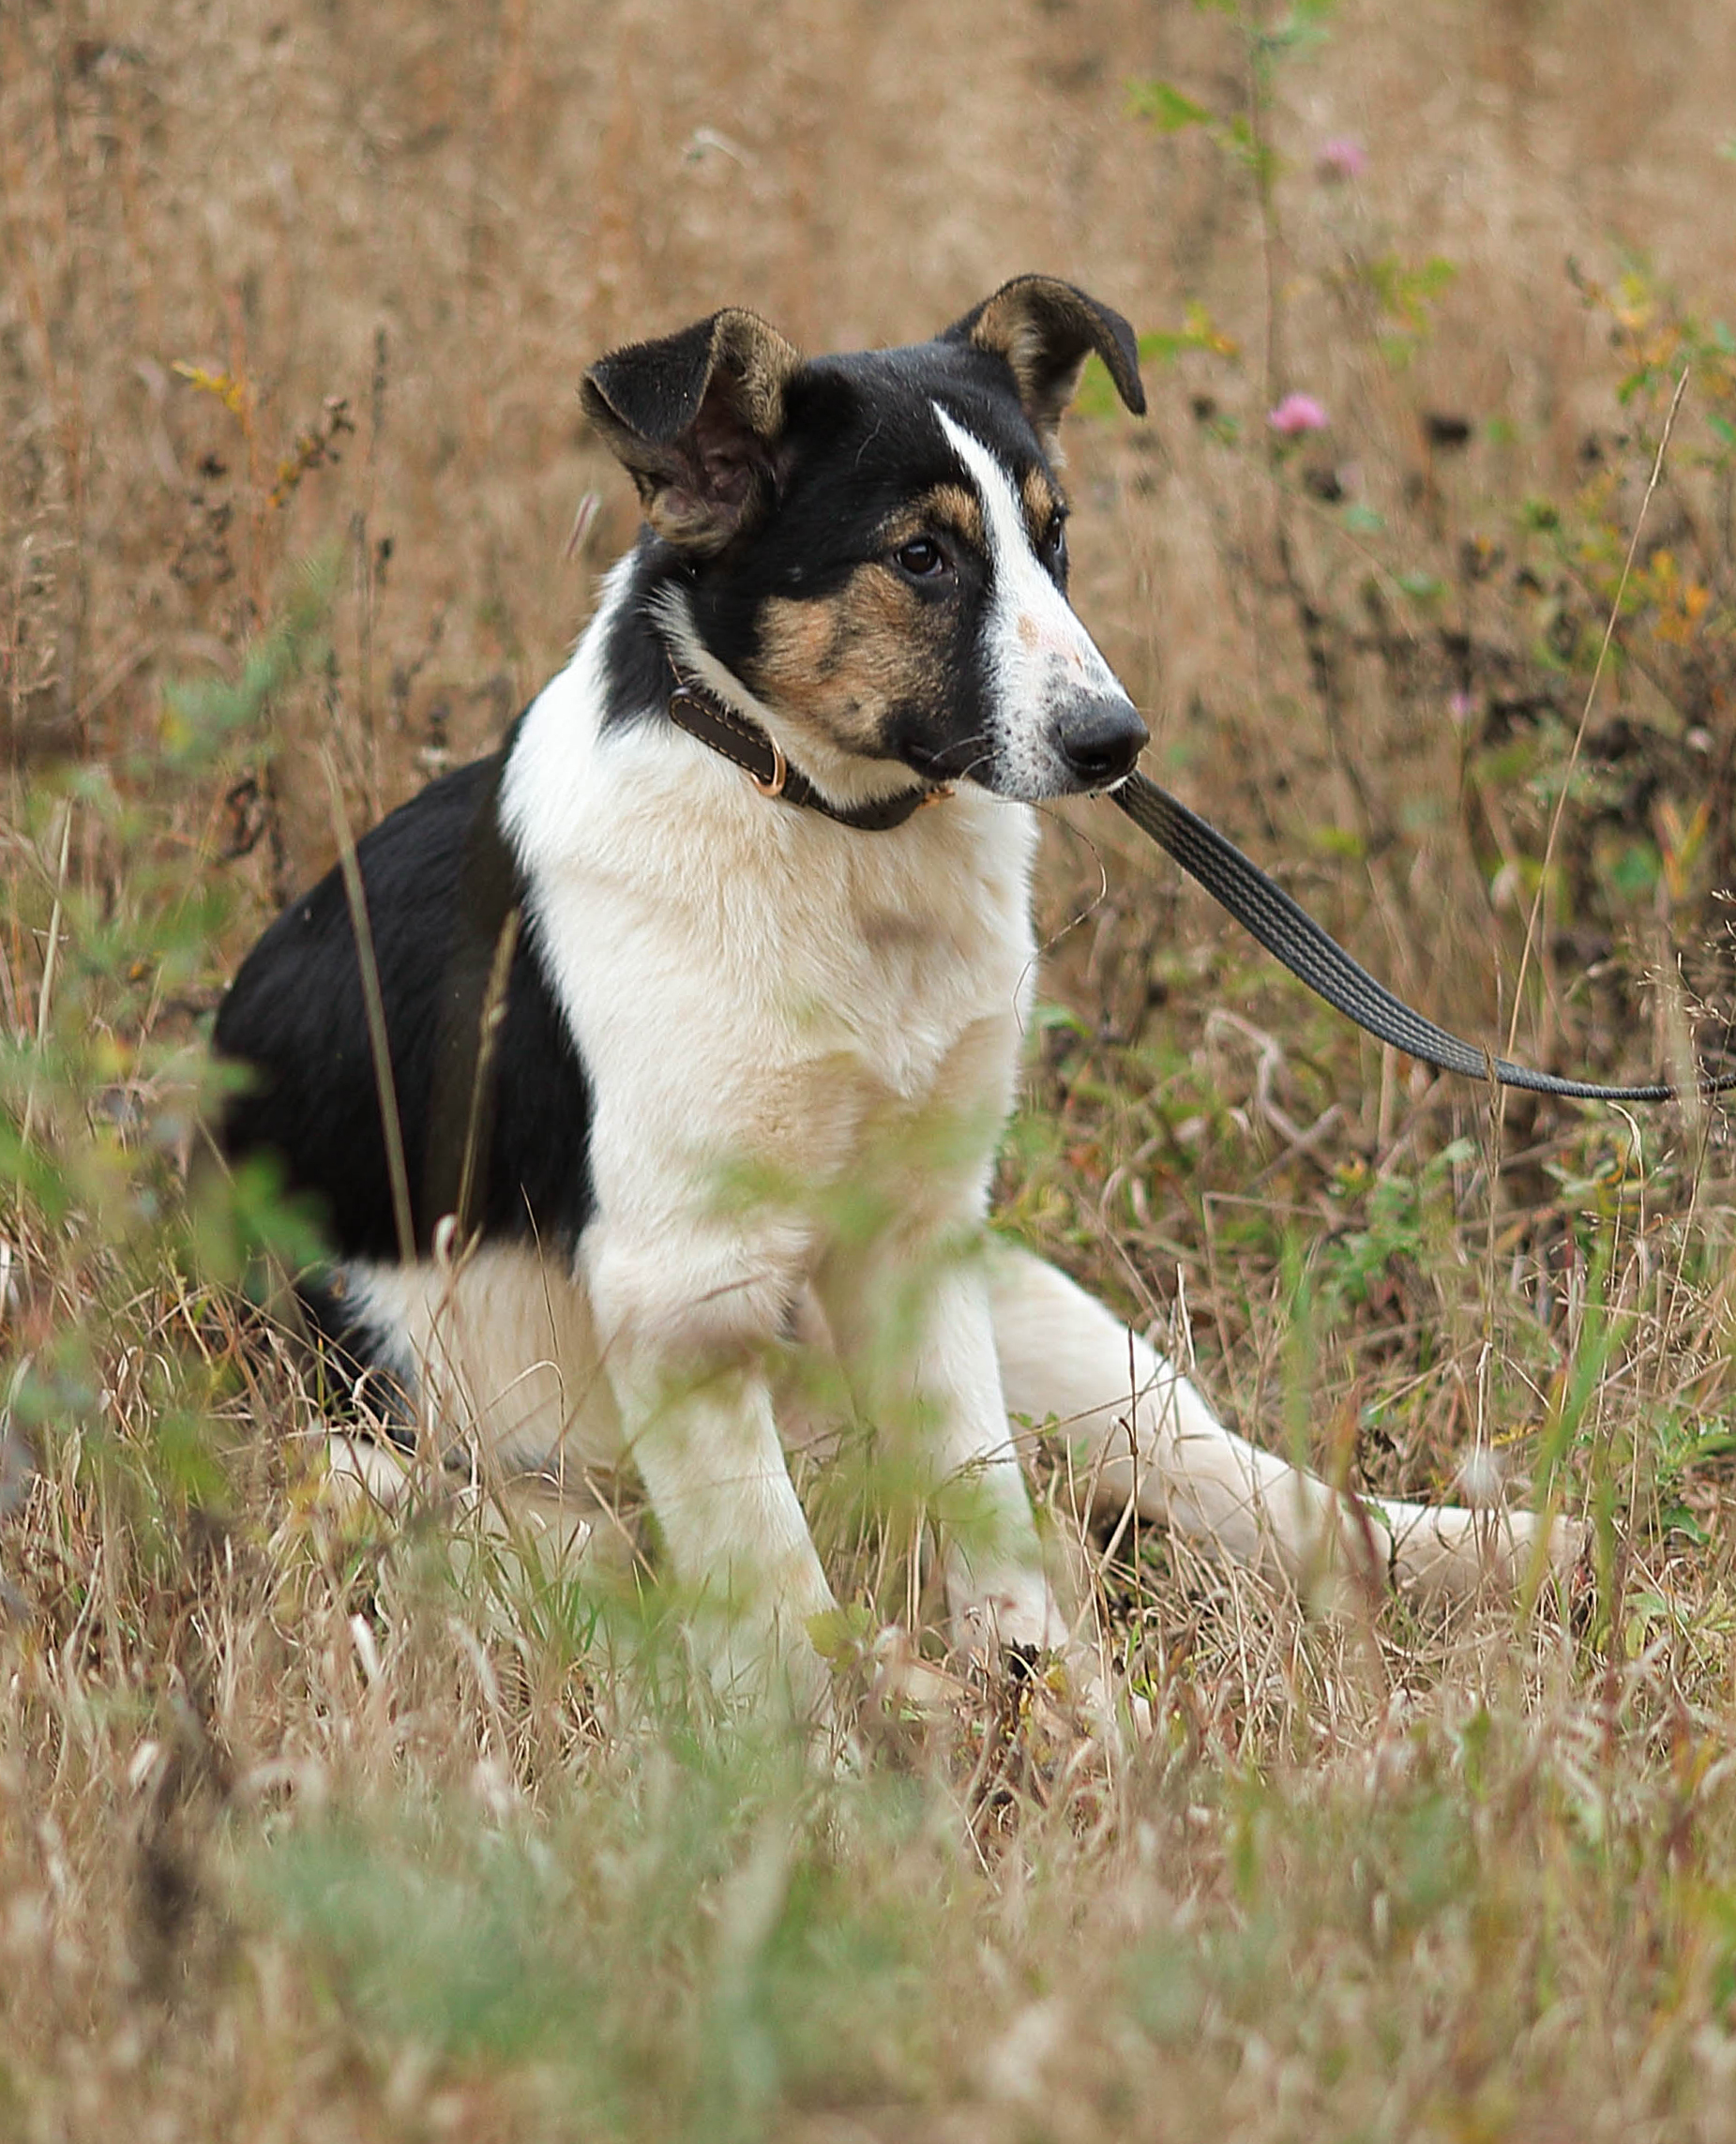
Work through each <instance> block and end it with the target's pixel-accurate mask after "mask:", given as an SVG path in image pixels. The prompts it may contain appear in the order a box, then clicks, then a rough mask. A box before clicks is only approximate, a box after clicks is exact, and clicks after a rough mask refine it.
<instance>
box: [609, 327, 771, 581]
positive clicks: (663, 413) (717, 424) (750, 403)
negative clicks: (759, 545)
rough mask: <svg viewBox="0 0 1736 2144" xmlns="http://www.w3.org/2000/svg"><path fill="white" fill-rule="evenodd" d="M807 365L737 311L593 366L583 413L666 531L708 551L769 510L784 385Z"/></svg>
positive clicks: (685, 547) (680, 542) (688, 546)
mask: <svg viewBox="0 0 1736 2144" xmlns="http://www.w3.org/2000/svg"><path fill="white" fill-rule="evenodd" d="M801 362H802V360H801V356H800V355H799V353H798V352H796V351H795V350H793V348H792V347H791V346H790V344H789V343H787V342H786V341H785V340H784V339H783V337H782V336H781V335H779V334H778V333H777V329H776V328H774V327H768V326H767V325H766V324H765V322H764V321H762V319H760V317H759V316H758V314H756V313H751V312H745V311H743V310H740V309H739V308H735V307H732V308H731V309H730V310H727V311H724V312H715V313H713V314H712V316H711V318H710V319H709V320H702V321H700V322H698V323H697V324H696V325H694V326H692V327H684V328H683V329H682V330H681V331H680V333H679V334H676V335H666V336H663V337H661V338H660V339H659V340H657V341H655V342H634V343H629V344H628V345H627V347H626V349H625V350H616V351H612V352H611V354H610V355H608V356H607V357H603V358H599V359H598V361H597V362H596V364H595V365H593V366H592V368H591V370H589V371H588V372H587V373H586V374H585V378H584V387H583V390H582V393H583V401H584V410H585V415H587V416H588V417H589V418H590V420H591V422H592V423H593V424H594V425H595V426H596V429H597V430H598V431H599V432H600V433H601V434H602V436H603V439H604V440H605V441H606V442H607V444H608V445H609V447H610V450H611V452H612V453H613V454H614V456H615V458H616V460H617V461H620V462H621V463H622V464H623V465H624V466H625V467H626V470H627V471H628V473H629V474H630V475H631V476H632V478H633V481H634V483H635V484H637V485H638V487H639V495H640V498H641V500H642V502H643V504H644V509H645V519H646V520H647V521H649V522H650V523H651V525H652V527H653V528H654V529H655V530H656V531H657V534H658V535H659V536H663V537H664V538H666V540H667V541H669V542H670V543H672V544H674V545H675V546H676V547H677V549H679V550H681V551H687V552H689V553H691V554H692V555H693V556H695V557H701V558H703V557H708V556H709V555H710V554H711V553H713V552H714V551H721V550H722V549H723V548H724V546H725V545H726V544H727V543H728V542H729V541H730V539H731V538H732V536H737V535H739V534H740V533H741V531H742V530H743V529H745V528H747V527H749V526H750V525H751V524H752V523H753V521H756V520H757V519H758V517H759V516H760V514H761V513H762V512H763V511H764V509H765V506H767V504H768V503H769V502H770V499H771V496H772V491H773V489H774V483H775V475H776V453H777V440H778V436H779V434H780V433H781V431H782V430H783V424H784V389H785V387H786V385H788V383H789V381H790V379H791V377H792V375H793V373H794V372H795V371H796V370H798V369H799V367H800V365H801Z"/></svg>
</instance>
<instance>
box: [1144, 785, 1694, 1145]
mask: <svg viewBox="0 0 1736 2144" xmlns="http://www.w3.org/2000/svg"><path fill="white" fill-rule="evenodd" d="M1110 796H1112V797H1113V799H1114V801H1115V802H1116V803H1117V804H1118V805H1120V807H1121V808H1122V809H1123V810H1124V811H1125V813H1126V814H1127V816H1128V818H1129V819H1131V820H1132V821H1133V823H1134V824H1135V825H1136V826H1137V827H1138V828H1139V829H1140V832H1141V833H1142V834H1145V835H1148V836H1149V837H1150V838H1151V839H1152V840H1154V841H1155V842H1156V843H1157V845H1158V847H1159V848H1160V849H1164V850H1167V851H1168V853H1170V855H1171V856H1173V857H1174V859H1175V861H1176V862H1177V863H1178V864H1180V866H1181V867H1182V868H1183V870H1185V872H1187V873H1188V875H1189V876H1190V877H1192V878H1195V879H1198V880H1199V882H1200V884H1201V885H1202V886H1203V887H1204V888H1205V890H1206V892H1207V893H1209V894H1210V895H1211V897H1212V898H1213V899H1214V900H1215V901H1216V902H1217V903H1218V905H1219V906H1220V907H1222V908H1225V909H1228V910H1229V912H1230V914H1231V915H1233V916H1234V917H1235V919H1236V921H1237V922H1238V923H1239V924H1240V925H1241V926H1242V928H1243V929H1245V930H1246V931H1247V932H1249V933H1250V935H1252V936H1253V937H1255V938H1257V939H1258V940H1259V941H1260V944H1262V945H1263V946H1264V947H1265V949H1266V951H1267V952H1268V953H1270V954H1271V955H1272V956H1273V957H1274V959H1278V960H1281V961H1282V962H1283V963H1284V965H1285V967H1287V968H1288V969H1289V970H1290V972H1291V974H1292V975H1294V976H1295V977H1296V979H1297V981H1298V982H1303V983H1306V985H1307V986H1308V988H1309V989H1311V990H1312V991H1314V993H1315V994H1316V995H1317V996H1318V997H1322V998H1324V999H1325V1001H1326V1003H1327V1004H1329V1005H1331V1006H1332V1007H1333V1009H1334V1010H1335V1011H1336V1012H1341V1013H1343V1014H1344V1015H1345V1017H1346V1018H1347V1019H1353V1020H1354V1021H1355V1022H1356V1024H1357V1026H1358V1027H1360V1028H1363V1029H1366V1032H1367V1033H1368V1034H1372V1035H1373V1036H1374V1037H1375V1039H1376V1040H1377V1041H1379V1042H1390V1043H1391V1044H1392V1045H1393V1046H1394V1048H1395V1049H1402V1050H1403V1051H1404V1052H1405V1054H1406V1056H1408V1057H1415V1058H1418V1059H1420V1060H1421V1062H1422V1063H1423V1064H1432V1065H1434V1066H1435V1068H1436V1070H1437V1071H1441V1072H1457V1073H1459V1074H1460V1075H1462V1077H1463V1078H1465V1079H1467V1080H1483V1081H1485V1082H1486V1083H1487V1081H1488V1080H1499V1081H1500V1083H1501V1084H1502V1086H1503V1087H1525V1088H1528V1089H1530V1091H1531V1092H1532V1094H1536V1095H1566V1096H1568V1098H1569V1099H1570V1100H1573V1101H1577V1102H1668V1101H1669V1100H1671V1099H1673V1097H1674V1095H1675V1094H1676V1092H1677V1090H1676V1089H1675V1088H1674V1087H1671V1086H1669V1085H1668V1084H1667V1083H1665V1082H1663V1081H1659V1082H1657V1083H1655V1084H1653V1085H1652V1086H1649V1087H1607V1086H1602V1085H1600V1084H1598V1082H1596V1081H1595V1080H1562V1079H1558V1078H1557V1077H1556V1075H1555V1074H1554V1073H1553V1072H1533V1071H1532V1069H1531V1067H1530V1066H1529V1065H1526V1064H1512V1063H1510V1062H1509V1061H1508V1060H1507V1059H1506V1058H1504V1057H1496V1056H1494V1055H1492V1054H1491V1053H1490V1052H1489V1051H1487V1050H1484V1049H1472V1046H1471V1044H1470V1043H1468V1042H1461V1041H1460V1040H1459V1038H1458V1037H1457V1035H1456V1034H1448V1033H1447V1031H1446V1029H1445V1028H1443V1027H1437V1026H1436V1025H1435V1023H1434V1021H1433V1020H1432V1019H1425V1017H1424V1016H1423V1015H1422V1014H1421V1013H1419V1012H1413V1011H1412V1010H1411V1007H1410V1006H1409V1005H1408V1004H1405V1002H1404V1000H1403V999H1402V998H1396V997H1395V996H1394V995H1393V993H1392V992H1391V990H1389V989H1387V988H1386V987H1385V985H1384V984H1382V983H1377V982H1376V981H1375V979H1374V977H1373V976H1372V975H1371V974H1369V973H1368V971H1367V970H1366V968H1364V967H1362V966H1360V965H1359V964H1358V963H1357V962H1356V961H1354V960H1352V959H1351V956H1350V955H1349V954H1348V953H1347V952H1346V951H1345V950H1344V948H1343V946H1342V945H1340V944H1338V942H1337V941H1336V939H1335V938H1331V937H1328V935H1327V934H1326V932H1325V931H1323V930H1322V929H1321V927H1320V925H1319V924H1318V923H1316V922H1315V920H1314V918H1313V917H1312V916H1311V915H1310V914H1309V913H1307V911H1306V909H1305V908H1303V907H1301V906H1300V905H1299V904H1298V903H1297V902H1296V901H1293V900H1292V899H1291V897H1290V896H1289V894H1287V893H1286V892H1285V891H1284V889H1283V887H1282V886H1280V885H1276V884H1274V883H1273V882H1272V880H1270V879H1269V878H1268V877H1267V876H1266V874H1265V872H1264V871H1262V870H1261V869H1260V867H1259V865H1258V864H1255V863H1253V862H1251V861H1250V860H1249V859H1248V858H1247V857H1246V856H1245V855H1244V854H1243V853H1242V852H1241V850H1240V849H1238V848H1237V847H1236V846H1235V845H1234V843H1233V842H1230V841H1227V840H1225V838H1224V837H1223V836H1222V835H1221V834H1220V833H1219V832H1218V831H1217V829H1216V827H1215V826H1213V825H1210V824H1208V823H1207V822H1206V821H1205V820H1203V819H1201V818H1200V815H1199V813H1198V812H1196V811H1189V810H1188V808H1187V807H1186V806H1185V804H1181V803H1178V802H1177V801H1176V799H1175V798H1174V797H1172V796H1171V795H1170V793H1169V792H1168V791H1167V790H1162V789H1159V788H1158V787H1157V784H1156V783H1155V782H1154V781H1147V780H1146V778H1145V777H1144V776H1143V775H1140V774H1133V775H1129V776H1128V777H1127V778H1126V780H1125V781H1124V782H1123V783H1122V784H1121V785H1120V786H1119V788H1116V789H1113V790H1111V791H1110ZM1731 1087H1736V1072H1725V1073H1720V1074H1715V1075H1714V1074H1710V1073H1702V1074H1701V1075H1700V1091H1701V1093H1702V1094H1707V1095H1721V1094H1723V1093H1725V1092H1726V1091H1727V1090H1728V1088H1731Z"/></svg>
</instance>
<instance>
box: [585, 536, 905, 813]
mask: <svg viewBox="0 0 1736 2144" xmlns="http://www.w3.org/2000/svg"><path fill="white" fill-rule="evenodd" d="M659 548H660V547H659ZM686 579H687V576H686V572H685V569H684V568H682V567H681V566H678V565H672V564H666V563H665V562H664V561H663V560H659V559H658V558H657V556H656V554H655V553H654V552H649V553H648V552H647V551H644V550H642V551H640V552H639V553H637V554H635V558H634V562H633V568H632V571H631V578H630V580H629V581H628V592H627V595H626V599H625V600H624V602H623V603H622V605H621V608H620V611H619V612H618V614H617V616H616V618H615V620H614V622H613V625H612V628H611V634H610V648H611V661H612V664H613V666H614V668H615V670H616V672H617V675H618V676H620V677H621V678H622V679H623V680H624V681H625V680H627V679H630V681H631V683H630V687H629V689H630V692H631V695H632V699H633V702H636V704H634V705H632V707H631V708H630V711H629V709H628V708H626V707H623V708H622V710H621V712H622V714H623V715H627V714H629V712H630V714H631V715H636V716H640V717H643V716H646V715H652V716H661V717H667V716H668V713H669V702H670V696H671V693H672V691H674V690H675V689H676V688H677V687H678V686H679V685H680V684H682V683H683V682H688V681H690V682H691V683H693V684H695V685H697V686H699V687H702V689H703V690H704V691H705V692H706V693H708V694H709V695H710V696H711V697H712V698H713V699H714V700H715V701H717V702H718V703H719V704H720V705H721V706H722V707H723V708H725V709H726V710H728V711H729V713H730V714H732V715H733V716H735V717H737V718H738V719H739V720H741V721H743V722H745V723H747V724H749V725H751V726H752V727H754V728H756V729H758V730H760V731H762V732H763V733H764V734H765V736H767V737H768V738H769V739H770V740H771V742H772V743H773V744H774V745H776V746H777V748H778V750H779V751H780V752H781V753H782V754H783V755H784V757H785V759H786V761H787V762H788V763H789V765H790V766H791V767H792V768H793V769H794V770H797V771H799V772H800V774H801V775H802V776H803V777H804V778H806V780H807V781H808V783H809V784H810V785H811V786H812V788H813V789H815V790H816V791H818V792H819V793H820V794H821V795H822V796H823V798H824V799H825V800H826V802H827V803H829V804H830V805H832V806H835V807H837V808H838V810H839V811H841V812H844V813H849V812H852V811H855V810H859V809H864V808H871V807H873V806H875V805H881V804H884V803H887V802H888V801H890V800H893V799H897V798H901V797H903V796H906V795H910V796H912V797H913V799H914V798H915V797H916V796H921V795H926V794H928V793H929V787H930V785H926V784H923V783H921V782H920V781H919V779H918V778H916V777H914V776H913V773H912V771H911V769H910V768H909V767H907V766H904V765H902V764H901V763H900V762H898V761H895V760H867V759H864V758H862V757H861V755H860V754H859V753H853V752H847V751H845V750H843V749H841V748H840V747H838V746H837V745H835V744H833V743H832V742H831V741H830V740H829V739H827V738H824V737H821V736H816V735H815V734H814V732H813V731H812V729H811V728H810V727H809V726H808V725H807V724H801V723H796V722H794V721H793V720H792V719H791V718H790V717H789V716H788V715H787V714H786V713H784V712H783V711H782V710H781V709H779V708H777V706H775V705H774V704H772V703H771V702H768V701H765V700H762V698H761V697H760V695H759V694H758V693H756V692H755V691H754V690H753V689H752V688H751V687H749V686H748V685H747V683H746V682H745V681H744V680H743V679H742V678H741V677H739V676H738V675H737V674H736V672H734V671H732V669H730V667H729V666H728V665H727V664H726V663H724V662H722V661H721V660H720V659H719V658H718V657H717V655H716V653H715V652H714V651H713V650H712V649H711V647H709V646H708V645H707V643H706V642H705V639H704V636H703V634H702V632H701V630H700V627H699V625H698V622H697V620H696V619H695V616H694V611H693V602H692V597H691V596H690V594H689V592H688V589H687V585H686Z"/></svg>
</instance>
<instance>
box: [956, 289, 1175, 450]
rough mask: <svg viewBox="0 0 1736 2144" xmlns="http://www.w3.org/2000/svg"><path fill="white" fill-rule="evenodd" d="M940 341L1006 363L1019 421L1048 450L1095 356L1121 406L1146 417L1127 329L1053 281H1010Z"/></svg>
mask: <svg viewBox="0 0 1736 2144" xmlns="http://www.w3.org/2000/svg"><path fill="white" fill-rule="evenodd" d="M942 340H943V341H956V342H969V343H971V344H973V345H974V347H975V348H976V349H978V350H989V351H992V352H993V353H994V355H996V356H997V357H1004V359H1005V360H1006V362H1007V365H1008V367H1009V368H1010V369H1011V371H1012V374H1013V380H1014V383H1015V385H1017V386H1018V389H1019V400H1020V401H1021V402H1023V404H1024V405H1025V414H1026V415H1027V416H1029V417H1030V419H1031V422H1032V424H1033V425H1034V427H1035V429H1036V431H1037V435H1038V437H1039V438H1040V439H1041V440H1042V441H1043V443H1044V445H1046V446H1047V445H1052V444H1053V442H1054V438H1055V434H1056V432H1057V431H1058V430H1059V429H1060V425H1061V413H1062V411H1063V410H1064V409H1065V408H1066V406H1067V404H1068V403H1069V402H1070V401H1071V400H1073V390H1074V389H1075V388H1076V387H1077V386H1078V385H1079V368H1080V367H1081V366H1082V365H1083V364H1084V362H1085V359H1086V358H1087V356H1089V355H1090V354H1091V352H1092V351H1095V352H1096V354H1097V355H1098V356H1099V357H1101V358H1102V360H1103V362H1104V364H1105V365H1106V366H1107V367H1108V368H1109V375H1110V379H1111V380H1113V381H1114V383H1115V392H1116V393H1117V394H1118V395H1119V396H1120V397H1121V399H1122V400H1123V401H1124V402H1125V403H1126V405H1127V407H1128V408H1129V409H1130V410H1132V411H1133V413H1134V415H1136V416H1143V415H1144V414H1145V389H1144V388H1143V386H1141V385H1140V346H1139V343H1138V342H1137V341H1136V340H1135V339H1134V333H1133V330H1132V328H1131V327H1129V326H1128V325H1127V323H1126V322H1125V320H1124V319H1123V318H1122V316H1121V315H1120V313H1118V312H1116V311H1114V310H1112V309H1111V308H1110V307H1109V306H1107V305H1099V304H1098V303H1097V301H1096V299H1095V298H1094V297H1087V296H1086V294H1085V293H1084V292H1083V291H1080V290H1075V289H1074V287H1073V285H1072V284H1071V283H1064V282H1062V281H1060V280H1059V279H1057V278H1056V277H1054V276H1015V277H1014V278H1013V279H1012V281H1011V282H1010V283H1003V284H1002V285H1001V287H1000V289H999V290H998V291H996V292H995V294H994V295H993V296H992V297H986V298H985V299H984V300H983V302H982V304H981V305H979V306H977V307H975V308H974V310H971V311H970V312H967V313H966V314H965V316H964V318H963V319H962V320H959V321H955V322H954V323H953V325H951V326H950V327H949V328H948V329H947V330H946V332H945V335H944V336H943V337H942Z"/></svg>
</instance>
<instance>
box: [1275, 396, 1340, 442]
mask: <svg viewBox="0 0 1736 2144" xmlns="http://www.w3.org/2000/svg"><path fill="white" fill-rule="evenodd" d="M1266 422H1267V423H1268V424H1269V425H1270V426H1271V427H1272V429H1273V430H1274V431H1281V432H1282V433H1283V434H1284V436H1285V438H1286V439H1294V438H1296V437H1297V436H1298V435H1299V434H1300V433H1302V432H1305V431H1324V430H1325V429H1326V422H1327V419H1326V411H1325V408H1324V406H1323V405H1322V404H1321V403H1320V402H1317V401H1316V400H1314V397H1313V396H1312V395H1286V396H1285V398H1284V400H1282V401H1281V402H1280V403H1279V404H1278V406H1277V408H1276V409H1275V410H1268V411H1267V412H1266Z"/></svg>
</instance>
